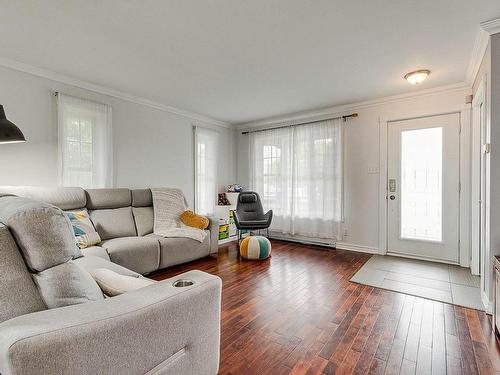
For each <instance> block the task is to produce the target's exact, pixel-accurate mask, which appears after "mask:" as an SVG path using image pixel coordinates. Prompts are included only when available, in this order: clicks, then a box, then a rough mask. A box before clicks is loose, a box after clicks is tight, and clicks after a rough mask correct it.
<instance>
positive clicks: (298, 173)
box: [250, 119, 343, 240]
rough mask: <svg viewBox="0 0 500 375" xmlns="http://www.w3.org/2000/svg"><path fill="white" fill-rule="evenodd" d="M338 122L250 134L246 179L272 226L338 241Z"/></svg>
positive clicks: (340, 214) (340, 207)
mask: <svg viewBox="0 0 500 375" xmlns="http://www.w3.org/2000/svg"><path fill="white" fill-rule="evenodd" d="M342 126H343V125H342V120H341V119H333V120H325V121H321V122H317V123H313V124H307V125H299V126H293V127H284V128H278V129H272V130H266V131H261V132H254V133H250V152H251V155H250V161H251V168H250V174H251V175H250V180H251V186H252V189H253V190H255V191H256V192H258V193H259V195H260V196H261V200H262V202H263V205H264V208H265V209H266V210H268V209H272V210H273V213H274V216H273V222H272V225H271V230H273V231H275V232H279V233H283V234H289V235H296V236H305V237H313V238H322V239H334V240H340V239H341V235H342V233H341V225H342V220H343V212H342V211H343V202H342V200H343V151H342Z"/></svg>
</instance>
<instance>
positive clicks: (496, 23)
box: [480, 18, 500, 35]
mask: <svg viewBox="0 0 500 375" xmlns="http://www.w3.org/2000/svg"><path fill="white" fill-rule="evenodd" d="M480 25H481V27H482V28H483V29H484V30H485V31H486V32H487V33H488V34H490V35H493V34H498V33H500V18H495V19H493V20H490V21H485V22H481V23H480Z"/></svg>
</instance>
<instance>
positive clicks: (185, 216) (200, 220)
mask: <svg viewBox="0 0 500 375" xmlns="http://www.w3.org/2000/svg"><path fill="white" fill-rule="evenodd" d="M181 221H182V222H183V223H184V224H186V225H187V226H188V227H193V228H198V229H207V228H208V225H209V224H210V222H209V220H208V219H207V218H206V217H205V216H201V215H197V214H195V213H194V212H193V211H189V210H188V211H184V212H183V213H182V214H181Z"/></svg>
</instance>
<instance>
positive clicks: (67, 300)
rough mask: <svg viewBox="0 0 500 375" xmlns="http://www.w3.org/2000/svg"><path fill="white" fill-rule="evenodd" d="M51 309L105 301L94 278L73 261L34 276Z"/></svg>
mask: <svg viewBox="0 0 500 375" xmlns="http://www.w3.org/2000/svg"><path fill="white" fill-rule="evenodd" d="M33 279H34V280H35V283H36V285H37V286H38V289H39V290H40V294H41V296H42V299H43V301H44V302H45V304H46V305H47V307H48V308H49V309H53V308H57V307H62V306H68V305H75V304H78V303H84V302H90V301H99V300H102V299H104V296H103V294H102V292H101V289H100V288H99V286H98V285H97V283H96V282H95V281H94V279H93V278H92V276H91V275H90V274H89V273H88V272H87V271H85V270H83V269H82V268H80V267H79V266H78V265H76V264H75V263H73V262H72V261H69V262H66V263H63V264H60V265H58V266H55V267H52V268H49V269H47V270H45V271H42V272H38V273H36V274H33Z"/></svg>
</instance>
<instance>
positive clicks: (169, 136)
mask: <svg viewBox="0 0 500 375" xmlns="http://www.w3.org/2000/svg"><path fill="white" fill-rule="evenodd" d="M0 82H1V83H0V104H3V105H4V108H5V111H6V113H7V118H8V119H9V120H11V121H12V122H14V123H15V124H16V125H17V126H18V127H19V128H20V129H21V130H22V131H23V133H24V135H25V137H26V139H27V142H26V143H24V144H10V145H9V144H7V145H0V185H44V186H55V185H57V121H56V118H57V116H56V101H55V97H54V92H55V91H60V92H63V93H65V94H69V95H75V96H79V97H82V98H87V99H90V100H94V101H98V102H102V103H107V104H110V105H111V106H112V107H113V133H114V134H113V146H114V168H115V176H114V180H115V186H119V187H145V186H167V187H178V188H181V189H182V190H183V191H184V193H185V194H186V197H187V198H188V201H189V202H190V204H192V203H193V202H194V155H193V128H192V127H193V125H194V124H198V125H200V126H208V127H212V128H213V127H214V125H209V124H203V123H200V122H195V121H193V120H191V119H189V118H186V117H183V116H180V115H176V114H173V113H169V112H166V111H162V110H159V109H155V108H152V107H148V106H144V105H141V104H136V103H132V102H129V101H125V100H121V99H117V98H115V97H111V96H106V95H101V94H97V93H94V92H91V91H88V90H83V89H79V88H76V87H73V86H69V85H65V84H62V83H59V82H56V81H52V80H49V79H46V78H41V77H37V76H33V75H31V74H27V73H23V72H19V71H16V70H11V69H9V68H3V67H0ZM216 129H217V130H218V131H220V168H219V181H218V182H219V186H220V187H221V188H222V187H223V186H225V185H227V184H230V183H234V182H235V178H236V163H235V158H234V157H233V155H234V143H235V142H234V140H235V130H232V129H227V128H223V127H218V126H216Z"/></svg>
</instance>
